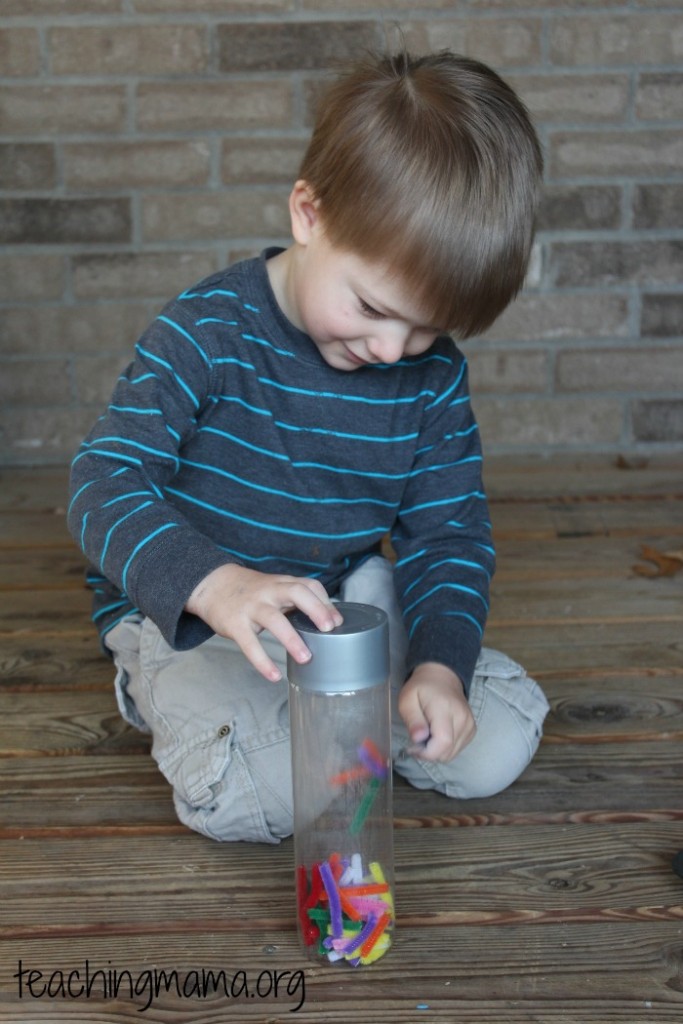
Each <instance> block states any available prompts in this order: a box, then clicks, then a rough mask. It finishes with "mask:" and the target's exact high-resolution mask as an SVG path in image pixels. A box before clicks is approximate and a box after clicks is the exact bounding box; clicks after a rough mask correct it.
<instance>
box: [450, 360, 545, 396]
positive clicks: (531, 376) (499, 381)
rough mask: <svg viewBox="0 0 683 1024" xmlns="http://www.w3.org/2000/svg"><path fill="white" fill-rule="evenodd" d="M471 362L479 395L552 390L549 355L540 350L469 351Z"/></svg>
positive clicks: (474, 390) (474, 388)
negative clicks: (549, 381)
mask: <svg viewBox="0 0 683 1024" xmlns="http://www.w3.org/2000/svg"><path fill="white" fill-rule="evenodd" d="M467 362H468V365H469V380H470V387H471V389H472V394H473V395H475V396H477V395H481V394H485V393H493V394H495V393H496V392H498V393H500V392H503V393H505V394H514V393H516V392H527V393H531V392H537V393H543V392H545V391H547V390H548V354H547V353H546V352H541V351H539V350H538V349H527V350H524V349H505V350H502V349H495V350H487V351H477V350H476V349H475V350H474V351H472V350H469V351H468V357H467Z"/></svg>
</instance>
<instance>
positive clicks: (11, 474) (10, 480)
mask: <svg viewBox="0 0 683 1024" xmlns="http://www.w3.org/2000/svg"><path fill="white" fill-rule="evenodd" d="M68 493H69V469H68V467H66V466H31V467H30V468H29V467H21V466H5V467H0V515H1V514H2V513H3V512H7V511H16V510H17V509H21V510H22V511H27V510H29V509H32V510H35V511H40V510H44V509H55V508H60V507H61V508H63V507H64V506H65V505H66V502H67V501H68Z"/></svg>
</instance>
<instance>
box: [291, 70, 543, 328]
mask: <svg viewBox="0 0 683 1024" xmlns="http://www.w3.org/2000/svg"><path fill="white" fill-rule="evenodd" d="M541 174H542V157H541V151H540V146H539V143H538V139H537V137H536V134H535V132H534V129H533V126H532V124H531V121H530V119H529V116H528V114H527V112H526V109H525V107H524V105H523V104H522V102H521V101H520V100H519V98H518V97H517V95H516V94H515V93H514V92H513V91H512V89H511V88H510V87H509V86H507V85H506V84H505V83H504V82H503V81H502V79H501V78H499V77H498V75H497V74H496V73H495V72H493V71H492V70H491V69H490V68H488V67H486V66H485V65H483V64H480V63H479V62H477V61H474V60H470V59H467V58H464V57H459V56H456V55H454V54H452V53H449V52H443V53H439V54H433V55H428V56H424V57H420V58H416V59H413V58H411V57H410V56H409V55H408V54H405V53H402V54H399V55H398V56H395V57H391V56H384V57H376V58H369V59H367V60H365V61H362V62H360V63H359V64H357V65H355V66H354V67H352V68H351V69H350V70H349V71H348V72H347V73H345V74H343V75H342V76H341V77H340V78H339V79H338V80H337V81H336V82H335V83H334V84H333V85H332V86H331V88H330V89H329V91H328V93H327V94H326V97H325V99H324V100H323V102H322V104H321V107H320V111H319V115H318V119H317V122H316V125H315V129H314V132H313V136H312V138H311V142H310V144H309V147H308V150H307V152H306V154H305V156H304V159H303V163H302V165H301V169H300V178H301V179H302V180H303V181H304V182H305V183H306V184H307V186H308V188H309V189H310V192H311V195H312V197H314V199H315V200H316V201H317V207H318V213H319V215H320V217H321V219H322V221H323V223H324V228H325V233H326V236H327V239H328V241H329V242H330V244H331V245H332V246H334V247H336V248H337V249H339V250H342V251H346V252H349V253H353V254H354V255H356V256H358V257H360V258H361V259H363V260H365V261H367V262H368V263H373V264H377V265H378V266H384V267H388V268H389V269H390V270H391V272H392V273H393V274H395V275H396V277H397V278H398V279H399V280H400V281H401V282H402V284H403V286H404V287H405V288H406V290H407V292H408V293H409V294H410V295H411V297H412V298H413V300H414V301H415V303H416V304H417V305H418V306H419V307H420V309H421V310H423V311H424V312H425V313H426V314H427V316H428V317H429V320H430V322H432V323H434V324H436V325H439V326H440V327H441V328H443V329H446V330H451V331H453V332H454V333H455V334H457V335H459V336H460V337H462V338H467V337H470V336H471V335H473V334H476V333H479V332H481V331H483V330H484V329H485V328H486V327H488V326H489V325H490V324H491V323H492V322H493V321H494V320H495V319H496V317H497V316H498V315H499V314H500V313H501V312H502V310H503V309H504V308H505V307H506V306H507V305H508V303H509V302H510V300H511V299H512V298H514V296H515V295H516V294H517V292H518V290H519V289H520V287H521V285H522V283H523V280H524V276H525V273H526V268H527V264H528V260H529V253H530V249H531V242H532V238H533V229H534V217H535V212H536V207H537V203H538V195H539V190H540V180H541Z"/></svg>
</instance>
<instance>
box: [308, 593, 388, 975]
mask: <svg viewBox="0 0 683 1024" xmlns="http://www.w3.org/2000/svg"><path fill="white" fill-rule="evenodd" d="M338 607H339V610H340V612H341V614H342V615H343V617H344V622H343V624H342V625H341V626H339V627H337V628H336V629H334V630H332V631H331V632H329V633H321V632H320V631H319V630H318V629H317V628H316V627H315V626H314V625H313V623H312V622H311V621H310V620H309V619H308V618H307V616H305V615H304V614H302V613H299V612H297V613H295V614H294V615H293V616H292V617H291V622H292V624H293V625H294V627H295V629H296V630H297V632H298V633H299V635H300V636H301V637H302V638H303V640H304V642H305V643H306V645H307V646H308V648H309V649H310V651H311V654H312V657H311V659H310V661H309V662H307V663H306V664H305V665H299V664H296V663H295V662H294V661H293V659H291V658H290V659H289V660H288V677H289V709H290V723H291V745H292V779H293V788H294V858H295V865H296V888H297V907H298V926H299V936H300V939H301V943H302V945H303V948H304V950H305V952H306V953H307V955H308V956H310V957H312V958H314V959H316V958H319V957H322V958H325V959H326V960H329V961H332V962H337V961H339V962H341V963H350V964H352V965H353V966H358V965H361V964H369V963H372V962H373V961H375V960H377V959H379V957H381V956H382V955H383V954H384V953H385V952H386V951H387V950H388V949H389V947H390V946H391V943H392V938H393V932H394V922H395V918H394V878H393V807H392V779H391V702H390V686H389V626H388V621H387V616H386V614H385V613H384V612H383V611H382V610H381V609H379V608H375V607H374V606H372V605H366V604H358V603H352V602H346V603H343V602H340V603H339V604H338Z"/></svg>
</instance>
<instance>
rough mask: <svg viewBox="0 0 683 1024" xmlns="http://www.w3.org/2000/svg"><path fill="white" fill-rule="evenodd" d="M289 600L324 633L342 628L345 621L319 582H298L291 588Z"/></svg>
mask: <svg viewBox="0 0 683 1024" xmlns="http://www.w3.org/2000/svg"><path fill="white" fill-rule="evenodd" d="M289 599H290V601H291V603H292V604H293V605H294V607H295V608H298V609H299V610H300V611H302V612H304V614H305V615H307V616H308V617H309V619H310V620H311V622H312V623H313V625H314V626H316V627H317V628H318V629H319V630H320V631H321V632H322V633H328V632H329V631H330V630H331V629H335V627H336V626H341V624H342V622H343V621H344V620H343V618H342V615H341V612H340V611H339V609H338V607H337V605H336V604H334V603H333V602H332V601H331V599H330V597H329V595H328V593H327V591H326V590H325V588H324V587H323V585H322V584H321V583H319V582H318V581H317V580H297V581H296V583H295V584H294V585H293V586H291V587H290V588H289Z"/></svg>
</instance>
